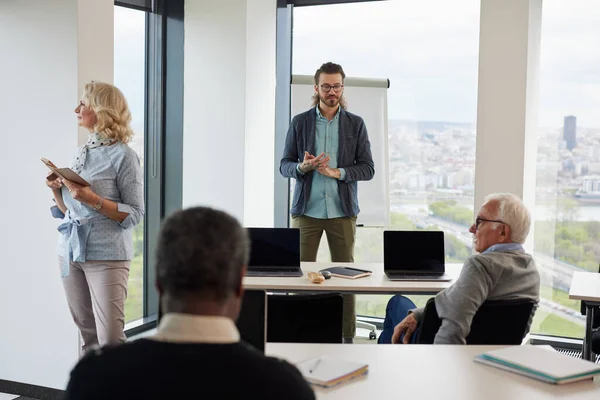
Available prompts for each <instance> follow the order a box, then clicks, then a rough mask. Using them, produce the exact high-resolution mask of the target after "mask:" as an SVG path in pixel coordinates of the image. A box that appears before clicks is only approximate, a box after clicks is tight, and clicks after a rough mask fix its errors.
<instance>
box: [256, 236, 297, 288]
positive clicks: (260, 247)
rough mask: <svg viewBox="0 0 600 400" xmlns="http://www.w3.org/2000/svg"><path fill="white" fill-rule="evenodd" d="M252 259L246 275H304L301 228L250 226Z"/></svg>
mask: <svg viewBox="0 0 600 400" xmlns="http://www.w3.org/2000/svg"><path fill="white" fill-rule="evenodd" d="M248 235H249V236H250V261H249V262H248V269H247V270H246V276H290V277H299V276H302V270H301V269H300V229H297V228H248Z"/></svg>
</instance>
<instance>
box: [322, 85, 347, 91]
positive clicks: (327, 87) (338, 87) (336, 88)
mask: <svg viewBox="0 0 600 400" xmlns="http://www.w3.org/2000/svg"><path fill="white" fill-rule="evenodd" d="M343 87H344V85H340V84H337V85H333V86H331V85H328V84H323V85H321V90H322V91H324V92H329V91H330V90H331V89H333V91H334V92H336V93H338V92H339V91H341V90H342V88H343Z"/></svg>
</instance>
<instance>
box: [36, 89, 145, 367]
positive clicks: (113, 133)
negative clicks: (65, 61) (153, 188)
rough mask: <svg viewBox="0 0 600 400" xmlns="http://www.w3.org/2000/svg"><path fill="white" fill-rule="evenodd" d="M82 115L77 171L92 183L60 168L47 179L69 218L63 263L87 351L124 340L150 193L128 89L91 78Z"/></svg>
mask: <svg viewBox="0 0 600 400" xmlns="http://www.w3.org/2000/svg"><path fill="white" fill-rule="evenodd" d="M75 114H76V115H77V121H78V124H79V125H80V126H82V127H84V128H86V129H88V130H89V132H90V134H89V137H88V140H87V143H86V144H85V145H83V146H82V147H80V148H79V149H78V150H77V151H76V153H75V156H74V157H73V166H72V168H71V169H72V170H73V171H74V172H75V173H77V174H79V176H81V178H83V180H84V181H86V182H88V183H89V186H86V185H81V184H78V183H75V182H73V181H69V180H67V179H65V178H64V177H63V178H61V177H59V176H57V175H56V174H54V173H51V174H50V175H49V176H48V178H47V179H46V184H47V185H48V186H49V187H50V188H51V189H52V193H53V195H54V201H55V203H56V206H55V207H53V210H52V213H53V215H54V216H55V217H57V218H61V219H62V223H61V224H60V226H59V227H58V231H59V232H60V233H61V234H62V235H60V239H59V243H58V258H59V265H60V270H61V277H62V282H63V286H64V289H65V293H66V296H67V302H68V304H69V309H70V311H71V315H72V316H73V320H74V321H75V324H76V325H77V327H78V328H79V331H80V333H81V337H82V339H83V343H82V348H81V353H80V355H83V354H84V353H85V351H86V350H88V349H89V348H90V347H91V346H94V345H100V346H104V345H106V344H114V343H120V342H124V341H125V334H124V332H123V328H124V324H125V310H124V306H125V299H126V297H127V280H128V278H129V266H130V264H131V260H132V258H133V238H132V230H133V227H134V226H135V225H137V224H138V223H139V222H140V221H141V220H142V218H143V215H144V191H143V175H142V170H141V167H140V160H139V158H138V156H137V154H136V153H135V151H134V150H133V149H132V148H130V147H129V146H128V145H127V143H128V142H129V141H130V139H131V137H132V136H133V132H132V130H131V128H130V126H129V124H130V122H131V113H130V112H129V108H128V106H127V101H126V100H125V97H124V96H123V94H122V93H121V91H120V90H119V89H117V88H116V87H114V86H112V85H109V84H106V83H99V82H90V83H88V84H86V85H85V88H84V92H83V96H82V97H81V101H80V102H79V104H78V105H77V107H76V108H75Z"/></svg>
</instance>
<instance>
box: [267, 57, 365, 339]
mask: <svg viewBox="0 0 600 400" xmlns="http://www.w3.org/2000/svg"><path fill="white" fill-rule="evenodd" d="M345 78H346V74H345V73H344V70H343V69H342V67H341V66H340V65H338V64H334V63H332V62H328V63H325V64H323V65H321V67H320V68H319V69H318V70H317V72H316V73H315V87H314V89H315V94H314V95H313V104H312V107H311V108H310V109H309V110H308V111H306V112H303V113H302V114H298V115H296V116H295V117H294V118H293V119H292V122H291V124H290V127H289V129H288V132H287V137H286V139H285V148H284V151H283V157H282V159H281V164H280V166H279V171H280V172H281V175H283V176H284V177H286V178H294V179H295V180H296V186H295V188H294V198H293V201H292V208H291V210H290V213H291V215H292V225H293V227H294V228H300V256H301V259H302V261H316V259H317V251H318V249H319V243H320V242H321V237H322V235H323V232H325V234H326V235H327V242H328V243H329V251H330V254H331V261H332V262H354V239H355V234H356V216H357V215H358V213H359V212H360V209H359V207H358V187H357V186H358V181H368V180H370V179H372V178H373V175H374V174H375V168H374V163H373V157H372V155H371V144H370V142H369V136H368V134H367V128H366V126H365V123H364V121H363V119H362V118H361V117H359V116H358V115H355V114H352V113H349V112H348V111H346V101H345V99H344V79H345ZM355 319H356V312H355V298H354V295H344V330H343V338H344V342H345V343H352V339H353V338H354V335H355V333H356V320H355Z"/></svg>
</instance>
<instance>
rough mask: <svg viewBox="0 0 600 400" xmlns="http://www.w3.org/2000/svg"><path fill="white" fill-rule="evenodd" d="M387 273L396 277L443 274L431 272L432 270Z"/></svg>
mask: <svg viewBox="0 0 600 400" xmlns="http://www.w3.org/2000/svg"><path fill="white" fill-rule="evenodd" d="M386 274H387V275H388V276H393V277H396V276H400V277H412V276H415V277H419V276H421V277H422V276H427V277H429V276H440V275H441V274H434V273H430V272H411V273H410V274H407V273H406V272H390V271H388V272H386Z"/></svg>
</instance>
